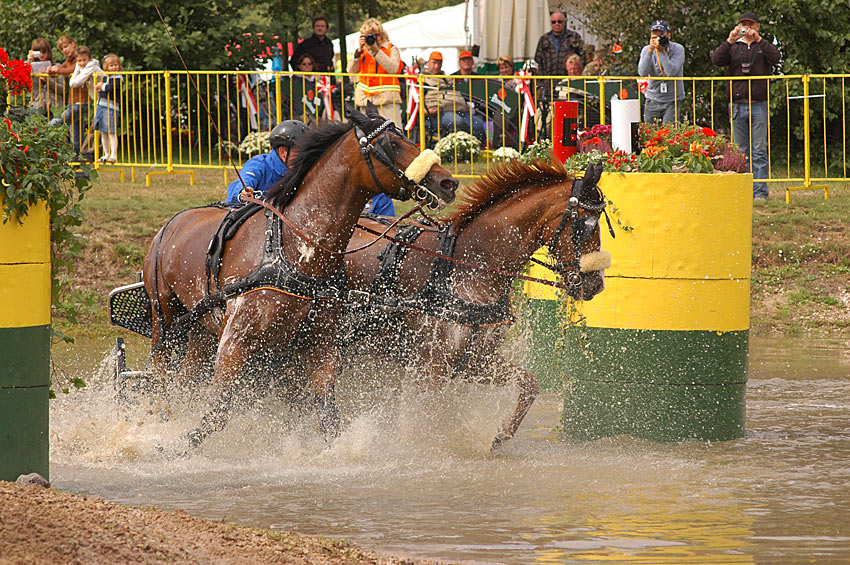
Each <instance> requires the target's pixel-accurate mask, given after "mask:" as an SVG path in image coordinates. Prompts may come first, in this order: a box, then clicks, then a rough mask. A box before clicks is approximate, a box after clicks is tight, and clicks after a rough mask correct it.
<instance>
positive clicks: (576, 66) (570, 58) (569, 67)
mask: <svg viewBox="0 0 850 565" xmlns="http://www.w3.org/2000/svg"><path fill="white" fill-rule="evenodd" d="M564 70H566V71H567V75H568V76H571V77H575V76H581V74H582V72H583V71H584V63H582V62H581V57H580V56H579V55H576V54H575V53H571V54H569V55H567V57H566V59H564Z"/></svg>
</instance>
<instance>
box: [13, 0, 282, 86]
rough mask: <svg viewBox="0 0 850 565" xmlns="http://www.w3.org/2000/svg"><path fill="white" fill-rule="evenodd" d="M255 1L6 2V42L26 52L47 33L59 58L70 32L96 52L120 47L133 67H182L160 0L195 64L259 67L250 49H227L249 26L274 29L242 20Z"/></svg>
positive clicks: (190, 64) (194, 66) (119, 51)
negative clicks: (61, 40)
mask: <svg viewBox="0 0 850 565" xmlns="http://www.w3.org/2000/svg"><path fill="white" fill-rule="evenodd" d="M251 4H252V3H251V2H249V1H248V0H221V1H218V2H209V1H205V0H179V1H174V2H151V1H150V0H127V1H125V2H75V1H71V0H56V1H54V2H48V3H44V2H35V1H32V0H21V1H18V2H5V3H4V6H3V10H0V30H3V31H2V32H0V34H2V36H0V43H2V44H5V45H7V46H8V48H9V50H10V52H12V51H14V52H15V54H17V55H18V56H21V55H25V54H26V52H27V50H28V49H29V46H30V42H31V41H32V39H33V38H35V37H46V38H48V39H49V40H50V42H51V43H52V44H53V46H54V59H59V60H61V58H62V57H61V53H59V52H58V49H56V39H57V38H58V37H59V35H60V34H62V33H67V34H68V35H70V36H72V37H73V38H74V39H76V41H77V44H78V45H86V46H88V47H89V48H90V49H91V50H92V54H93V55H94V56H95V58H102V57H103V56H104V55H106V54H107V53H113V52H114V53H117V54H118V55H119V56H121V57H123V58H124V61H125V68H127V69H140V68H141V69H182V68H183V65H182V63H181V62H180V59H179V57H178V55H177V53H176V51H175V50H174V47H173V46H172V43H171V40H170V39H169V38H168V35H167V34H166V31H165V27H164V26H163V24H162V22H161V21H160V18H159V15H158V14H157V11H156V6H158V7H159V10H160V12H161V13H162V16H163V18H164V19H165V21H166V23H167V24H168V28H169V30H170V32H171V35H172V36H173V37H174V40H175V42H176V43H177V46H178V47H179V49H180V51H181V53H182V54H183V57H184V58H185V60H186V64H187V65H188V67H189V68H190V69H203V70H219V69H234V68H256V66H257V65H256V63H255V61H254V60H253V58H252V57H251V56H250V54H248V53H244V54H239V53H234V54H233V55H232V56H230V57H228V56H227V54H226V51H225V49H224V46H225V45H226V44H228V43H230V42H231V41H233V40H238V39H241V37H242V33H243V32H248V31H251V32H256V31H270V30H263V29H251V28H249V27H246V26H244V25H243V24H242V19H241V18H240V17H239V14H240V12H239V10H240V9H241V8H243V7H245V6H249V5H251Z"/></svg>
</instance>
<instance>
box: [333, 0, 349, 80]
mask: <svg viewBox="0 0 850 565" xmlns="http://www.w3.org/2000/svg"><path fill="white" fill-rule="evenodd" d="M336 19H337V29H338V30H339V63H340V68H341V70H342V72H345V69H346V68H347V65H348V50H347V49H346V48H345V36H346V35H347V34H348V31H346V29H345V0H337V1H336Z"/></svg>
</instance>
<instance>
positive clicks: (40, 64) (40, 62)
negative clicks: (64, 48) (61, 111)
mask: <svg viewBox="0 0 850 565" xmlns="http://www.w3.org/2000/svg"><path fill="white" fill-rule="evenodd" d="M27 62H28V63H29V64H30V67H31V68H32V73H33V74H34V75H35V74H38V75H46V74H47V69H49V68H50V67H52V66H53V53H52V51H51V49H50V42H49V41H47V40H46V39H44V38H43V37H37V38H35V39H33V40H32V47H31V48H30V52H29V54H27ZM64 95H65V81H64V80H63V79H61V78H59V77H58V76H40V77H37V79H36V80H34V81H33V89H32V100H31V101H30V107H31V108H33V109H35V110H38V111H39V112H40V113H42V114H44V115H46V116H49V115H50V109H51V108H52V107H53V106H62V104H63V97H64Z"/></svg>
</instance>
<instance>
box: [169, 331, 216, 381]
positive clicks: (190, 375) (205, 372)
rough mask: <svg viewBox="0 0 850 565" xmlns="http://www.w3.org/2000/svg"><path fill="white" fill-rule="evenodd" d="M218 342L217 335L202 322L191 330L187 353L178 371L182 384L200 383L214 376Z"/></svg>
mask: <svg viewBox="0 0 850 565" xmlns="http://www.w3.org/2000/svg"><path fill="white" fill-rule="evenodd" d="M216 342H217V339H216V336H215V335H213V334H212V333H210V332H209V331H208V330H207V329H206V328H205V327H203V326H202V325H200V324H196V325H195V327H193V328H192V329H191V330H190V331H189V342H188V344H187V346H186V355H185V356H184V357H183V360H182V362H181V363H180V370H179V371H178V381H179V382H180V383H181V384H192V383H200V382H203V381H206V380H207V379H208V378H209V377H210V376H212V371H213V363H214V358H215V350H216Z"/></svg>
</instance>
